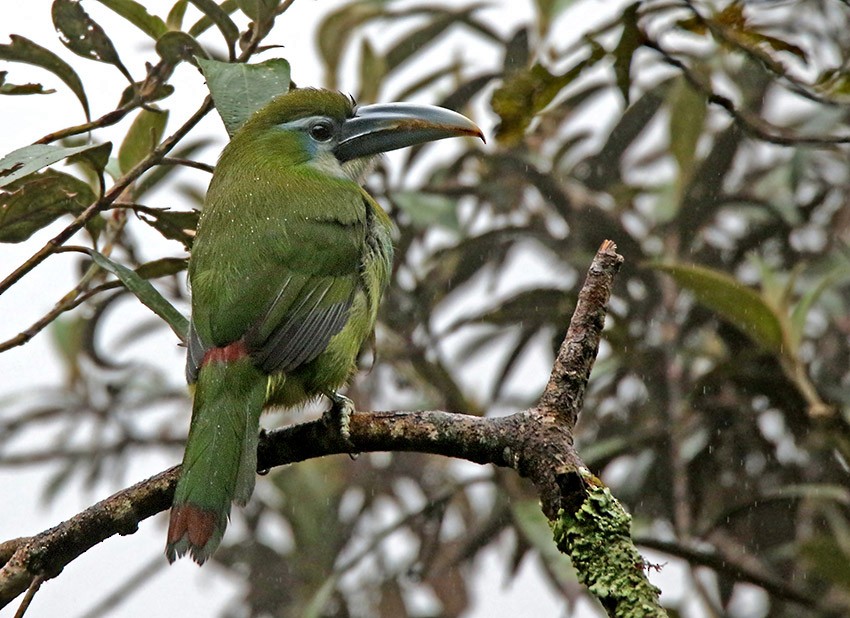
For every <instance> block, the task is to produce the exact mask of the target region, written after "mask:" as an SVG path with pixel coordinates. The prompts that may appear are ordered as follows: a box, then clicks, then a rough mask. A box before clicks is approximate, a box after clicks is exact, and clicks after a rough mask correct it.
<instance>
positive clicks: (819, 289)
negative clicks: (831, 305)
mask: <svg viewBox="0 0 850 618" xmlns="http://www.w3.org/2000/svg"><path fill="white" fill-rule="evenodd" d="M839 274H840V273H839V272H837V271H836V272H832V273H830V274H828V275H826V276H825V277H822V278H821V280H820V281H818V282H817V284H816V285H813V286H811V287H810V288H809V289H808V290H806V292H805V293H804V294H803V295H802V296H801V297H800V300H798V301H797V304H796V305H795V306H794V310H793V311H792V312H791V337H792V338H793V341H794V346H795V348H796V346H797V345H799V343H800V341H801V340H802V338H803V329H804V328H805V326H806V318H807V317H808V315H809V311H810V310H811V308H812V306H813V305H814V304H815V303H816V302H817V300H818V299H819V298H820V297H821V295H822V294H823V293H824V292H825V291H826V290H828V289H829V287H830V286H831V285H832V284H833V283H835V281H836V280H837V279H838V277H839Z"/></svg>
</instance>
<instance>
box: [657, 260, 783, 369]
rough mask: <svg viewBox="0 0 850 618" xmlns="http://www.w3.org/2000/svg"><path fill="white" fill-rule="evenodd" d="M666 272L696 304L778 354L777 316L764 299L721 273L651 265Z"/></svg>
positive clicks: (780, 344)
mask: <svg viewBox="0 0 850 618" xmlns="http://www.w3.org/2000/svg"><path fill="white" fill-rule="evenodd" d="M652 267H653V268H654V269H656V270H659V271H661V272H664V273H667V274H668V275H670V276H671V277H673V279H674V280H675V281H676V283H678V284H679V285H680V286H681V287H683V288H685V289H687V290H689V291H690V292H692V293H693V295H694V296H695V297H696V299H697V301H699V302H700V303H702V304H703V305H705V306H706V307H708V308H709V309H711V310H712V311H715V312H716V313H718V314H719V315H720V317H722V318H723V319H725V320H727V321H728V322H730V323H731V324H733V325H734V326H735V327H737V328H738V329H740V330H741V331H742V332H743V333H745V334H746V335H747V336H748V337H749V338H750V339H752V340H753V341H754V342H755V343H757V344H758V345H760V346H762V347H763V348H765V349H766V350H768V351H770V352H773V353H775V354H781V353H782V347H783V341H784V339H783V333H782V322H781V319H780V317H778V316H777V315H776V313H774V311H773V309H772V308H771V307H770V306H769V305H768V304H767V303H766V302H765V301H764V299H763V298H762V297H761V296H760V295H758V294H757V293H756V292H754V291H753V290H751V289H750V288H748V287H746V286H745V285H742V284H741V283H739V282H738V281H737V280H735V279H734V278H732V277H730V276H729V275H727V274H726V273H724V272H721V271H718V270H713V269H710V268H705V267H703V266H696V265H685V264H671V263H668V264H653V265H652Z"/></svg>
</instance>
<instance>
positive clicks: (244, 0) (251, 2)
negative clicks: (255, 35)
mask: <svg viewBox="0 0 850 618" xmlns="http://www.w3.org/2000/svg"><path fill="white" fill-rule="evenodd" d="M236 4H237V5H238V6H239V10H240V11H242V12H243V13H245V15H247V16H248V17H250V18H251V19H252V20H253V21H255V22H259V23H267V22H268V21H269V19H270V18H271V16H272V15H274V11H275V9H276V8H277V5H278V4H280V0H236Z"/></svg>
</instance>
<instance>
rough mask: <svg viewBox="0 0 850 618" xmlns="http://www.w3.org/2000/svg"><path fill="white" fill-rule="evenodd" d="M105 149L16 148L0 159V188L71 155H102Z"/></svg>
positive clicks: (87, 147) (77, 147)
mask: <svg viewBox="0 0 850 618" xmlns="http://www.w3.org/2000/svg"><path fill="white" fill-rule="evenodd" d="M107 144H108V142H107ZM105 147H106V144H85V145H83V146H73V147H69V148H64V147H62V146H52V145H50V144H32V145H30V146H24V147H23V148H18V149H17V150H14V151H12V152H10V153H9V154H7V155H6V156H5V157H3V158H2V159H0V187H4V186H6V185H8V184H9V183H11V182H14V181H16V180H18V179H19V178H23V177H24V176H26V175H28V174H32V173H33V172H37V171H38V170H40V169H42V168H45V167H47V166H48V165H52V164H54V163H56V162H58V161H61V160H62V159H67V158H68V157H71V156H73V155H79V154H80V153H83V152H90V151H97V152H98V153H102V152H103V149H104V148H105Z"/></svg>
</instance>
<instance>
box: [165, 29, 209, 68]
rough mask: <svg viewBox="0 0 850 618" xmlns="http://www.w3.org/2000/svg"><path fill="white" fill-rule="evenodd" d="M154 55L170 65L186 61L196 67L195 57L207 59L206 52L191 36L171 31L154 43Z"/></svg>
mask: <svg viewBox="0 0 850 618" xmlns="http://www.w3.org/2000/svg"><path fill="white" fill-rule="evenodd" d="M156 53H157V54H159V57H160V58H162V59H163V60H165V61H167V62H170V63H171V64H174V65H176V64H178V63H179V62H182V61H184V60H185V61H186V62H189V63H191V64H194V65H197V63H196V62H195V57H196V56H197V57H200V58H207V57H208V56H209V54H207V52H206V50H204V48H203V47H202V46H201V44H200V43H198V41H196V40H195V39H194V38H193V37H192V36H191V35H189V34H186V33H185V32H179V31H172V32H166V33H165V34H163V35H162V36H161V37H159V39H157V42H156Z"/></svg>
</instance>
